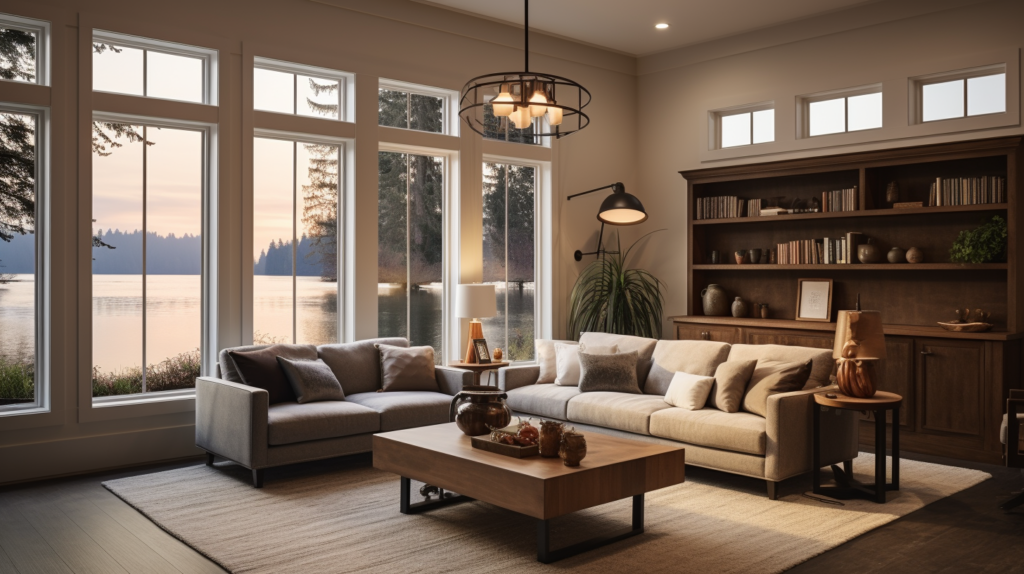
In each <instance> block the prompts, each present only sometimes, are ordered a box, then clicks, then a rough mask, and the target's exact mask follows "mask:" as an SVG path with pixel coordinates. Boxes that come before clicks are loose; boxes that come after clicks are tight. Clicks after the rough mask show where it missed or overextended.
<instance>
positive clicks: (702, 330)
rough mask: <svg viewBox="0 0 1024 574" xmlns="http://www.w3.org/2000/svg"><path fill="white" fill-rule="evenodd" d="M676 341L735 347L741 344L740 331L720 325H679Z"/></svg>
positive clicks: (677, 326)
mask: <svg viewBox="0 0 1024 574" xmlns="http://www.w3.org/2000/svg"><path fill="white" fill-rule="evenodd" d="M676 339H678V340H680V341H718V342H720V343H729V344H730V345H733V344H735V343H739V342H740V336H739V329H737V328H736V327H722V326H720V325H700V324H697V323H677V324H676Z"/></svg>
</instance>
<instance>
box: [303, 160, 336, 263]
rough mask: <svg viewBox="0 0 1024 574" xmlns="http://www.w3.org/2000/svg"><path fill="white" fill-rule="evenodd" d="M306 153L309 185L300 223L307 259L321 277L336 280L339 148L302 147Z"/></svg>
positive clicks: (304, 193) (305, 194)
mask: <svg viewBox="0 0 1024 574" xmlns="http://www.w3.org/2000/svg"><path fill="white" fill-rule="evenodd" d="M303 145H304V146H305V148H306V150H307V151H308V152H309V168H308V169H309V184H308V185H303V186H302V200H303V207H302V222H303V223H304V224H306V229H307V230H308V231H309V242H310V247H311V251H310V252H309V254H308V255H307V257H311V258H313V259H314V260H315V263H316V264H318V265H319V266H320V270H321V272H320V278H321V279H322V280H324V281H337V280H338V167H339V164H338V148H337V147H336V146H330V145H320V144H303Z"/></svg>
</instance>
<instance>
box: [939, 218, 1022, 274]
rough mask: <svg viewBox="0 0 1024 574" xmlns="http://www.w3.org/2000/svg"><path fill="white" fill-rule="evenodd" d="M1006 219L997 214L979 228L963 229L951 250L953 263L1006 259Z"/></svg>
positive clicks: (990, 261)
mask: <svg viewBox="0 0 1024 574" xmlns="http://www.w3.org/2000/svg"><path fill="white" fill-rule="evenodd" d="M1007 236H1008V233H1007V229H1006V220H1005V219H1003V218H1002V217H999V216H998V215H996V216H995V217H993V218H992V221H990V222H988V223H985V224H983V225H982V226H981V227H979V228H977V229H972V230H970V231H967V230H965V231H961V232H960V235H958V236H957V238H956V241H954V242H953V248H952V249H950V250H949V260H950V261H952V262H953V263H995V262H1000V261H1005V260H1006V239H1007Z"/></svg>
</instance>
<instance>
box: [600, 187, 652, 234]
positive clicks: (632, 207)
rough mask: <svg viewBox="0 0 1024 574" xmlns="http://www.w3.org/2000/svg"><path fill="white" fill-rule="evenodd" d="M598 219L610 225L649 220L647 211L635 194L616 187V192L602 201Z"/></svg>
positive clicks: (634, 223) (632, 223)
mask: <svg viewBox="0 0 1024 574" xmlns="http://www.w3.org/2000/svg"><path fill="white" fill-rule="evenodd" d="M597 219H598V221H601V222H602V223H607V224H608V225H636V224H637V223H643V222H645V221H647V212H646V211H644V204H642V203H640V200H639V199H637V198H636V196H635V195H631V194H629V193H626V192H625V190H622V191H619V188H616V190H615V192H614V193H612V194H611V195H609V196H608V197H606V198H605V199H604V201H602V202H601V210H600V211H598V212H597Z"/></svg>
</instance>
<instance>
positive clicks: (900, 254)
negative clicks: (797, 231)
mask: <svg viewBox="0 0 1024 574" xmlns="http://www.w3.org/2000/svg"><path fill="white" fill-rule="evenodd" d="M886 259H888V260H889V263H903V262H904V261H906V260H907V252H906V251H904V250H902V249H900V248H899V247H893V248H892V249H890V250H889V254H888V255H886Z"/></svg>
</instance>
